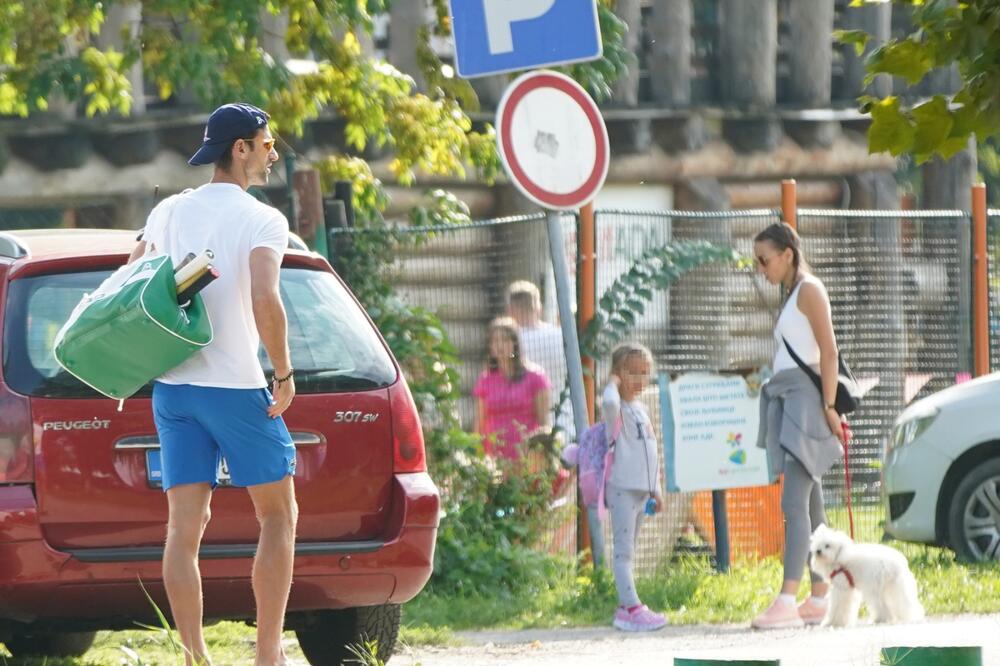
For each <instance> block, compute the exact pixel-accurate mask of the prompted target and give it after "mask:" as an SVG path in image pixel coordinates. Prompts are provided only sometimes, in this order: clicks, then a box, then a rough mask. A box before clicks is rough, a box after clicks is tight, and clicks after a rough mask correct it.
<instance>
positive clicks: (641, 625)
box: [612, 604, 667, 631]
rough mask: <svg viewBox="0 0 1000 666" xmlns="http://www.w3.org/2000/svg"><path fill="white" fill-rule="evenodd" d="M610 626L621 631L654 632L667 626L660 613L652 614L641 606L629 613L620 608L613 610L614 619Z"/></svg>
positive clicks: (644, 606)
mask: <svg viewBox="0 0 1000 666" xmlns="http://www.w3.org/2000/svg"><path fill="white" fill-rule="evenodd" d="M612 624H613V625H614V626H615V628H617V629H621V630H622V631H656V630H657V629H662V628H663V627H665V626H666V625H667V618H665V617H663V614H662V613H654V612H653V611H651V610H649V608H648V607H647V606H646V605H645V604H643V605H641V606H638V607H636V608H634V609H632V611H631V612H629V611H627V610H625V609H624V608H622V607H620V606H619V607H618V609H617V610H615V619H614V622H612Z"/></svg>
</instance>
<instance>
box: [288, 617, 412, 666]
mask: <svg viewBox="0 0 1000 666" xmlns="http://www.w3.org/2000/svg"><path fill="white" fill-rule="evenodd" d="M399 618H400V607H399V606H398V605H396V604H386V605H385V606H362V607H360V608H347V609H344V610H323V611H314V612H312V613H309V614H307V615H306V617H305V619H304V621H303V623H302V625H301V626H299V627H297V628H296V629H295V635H296V636H297V637H298V639H299V647H300V648H302V654H304V655H305V656H306V659H307V660H308V661H309V663H310V664H312V666H339V665H340V664H342V663H344V662H345V661H346V662H348V663H352V662H350V661H349V660H354V659H357V658H358V656H357V655H356V654H354V653H353V652H352V651H351V650H350V649H349V648H350V647H351V646H354V647H355V648H356V649H360V650H363V649H365V645H366V643H369V642H372V641H375V642H376V643H377V654H376V655H375V656H377V657H378V658H379V659H381V660H382V661H383V662H385V661H388V660H389V657H390V656H391V655H392V652H393V650H394V649H395V648H396V637H397V636H398V635H399Z"/></svg>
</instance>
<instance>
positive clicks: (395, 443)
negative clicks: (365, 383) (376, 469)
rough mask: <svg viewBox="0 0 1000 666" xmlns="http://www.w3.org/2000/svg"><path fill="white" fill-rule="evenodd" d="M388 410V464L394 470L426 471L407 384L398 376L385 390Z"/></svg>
mask: <svg viewBox="0 0 1000 666" xmlns="http://www.w3.org/2000/svg"><path fill="white" fill-rule="evenodd" d="M389 408H390V409H391V410H392V466H393V470H394V471H396V472H426V471H427V458H426V456H425V454H424V433H423V430H421V428H420V414H419V413H417V405H416V404H415V403H414V402H413V396H412V395H411V394H410V387H409V386H407V385H406V380H405V379H403V378H402V377H400V378H399V381H398V382H396V384H395V385H394V386H393V387H392V388H390V389H389Z"/></svg>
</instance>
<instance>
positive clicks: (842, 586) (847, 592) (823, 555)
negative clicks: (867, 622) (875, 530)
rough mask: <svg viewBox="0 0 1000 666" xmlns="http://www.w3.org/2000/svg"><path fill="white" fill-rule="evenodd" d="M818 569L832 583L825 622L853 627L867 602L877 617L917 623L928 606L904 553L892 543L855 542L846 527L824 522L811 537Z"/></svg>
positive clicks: (813, 563) (814, 564)
mask: <svg viewBox="0 0 1000 666" xmlns="http://www.w3.org/2000/svg"><path fill="white" fill-rule="evenodd" d="M809 557H810V560H811V567H812V570H813V571H815V572H816V573H818V574H819V575H820V576H822V577H823V580H825V581H827V582H828V583H830V600H829V602H828V603H829V606H828V607H827V610H826V617H824V618H823V624H822V626H824V627H828V626H830V627H847V626H850V625H852V624H854V622H855V621H856V620H857V619H858V611H859V610H860V608H861V601H862V600H864V602H865V605H867V606H868V612H869V614H870V615H871V617H872V621H873V622H916V621H918V620H921V619H923V617H924V607H923V606H922V605H921V604H920V599H918V598H917V581H916V580H914V578H913V574H912V573H911V572H910V565H909V563H908V562H907V561H906V558H905V557H903V554H902V553H900V552H899V551H898V550H895V549H894V548H890V547H889V546H883V545H880V544H874V543H854V541H853V540H852V539H851V537H849V536H847V535H846V534H844V533H843V532H838V531H837V530H833V529H830V528H829V527H827V526H826V525H820V526H819V527H817V528H816V531H815V532H813V535H812V539H810V541H809Z"/></svg>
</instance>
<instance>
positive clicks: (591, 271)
mask: <svg viewBox="0 0 1000 666" xmlns="http://www.w3.org/2000/svg"><path fill="white" fill-rule="evenodd" d="M596 226H597V225H596V221H595V219H594V203H593V202H590V203H588V204H585V205H584V206H583V207H581V208H580V231H579V236H578V237H579V239H580V240H579V253H580V265H579V268H578V270H577V305H576V316H577V320H578V321H577V325H578V326H579V330H580V332H581V333H582V332H583V331H585V330H587V325H588V324H590V321H591V320H592V319H593V318H594V312H595V310H596V308H597V295H596V290H597V229H596ZM582 360H583V371H584V372H583V388H584V390H585V391H586V393H587V423H593V422H594V400H595V390H596V387H595V386H594V359H592V358H587V357H584V358H583V359H582ZM580 434H581V433H577V436H578V437H579V436H580ZM577 507H578V508H579V511H577V514H576V516H577V518H576V535H577V536H576V551H577V552H578V553H582V552H583V551H584V550H586V549H587V548H589V547H590V527H589V524H588V522H587V508H586V507H585V506H584V505H583V502H582V501H581V498H580V496H579V494H577Z"/></svg>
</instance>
